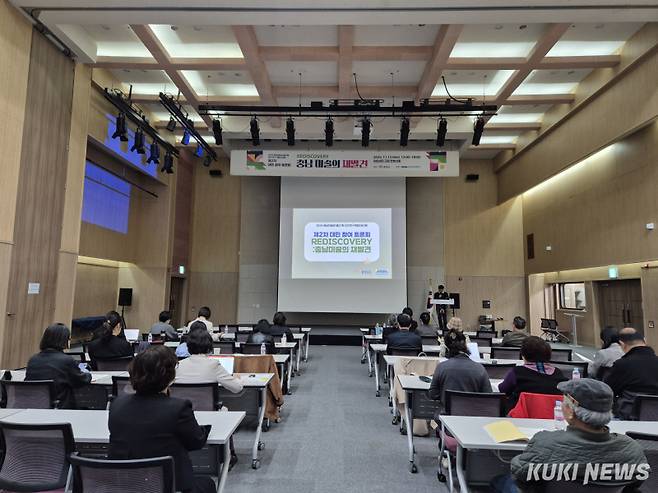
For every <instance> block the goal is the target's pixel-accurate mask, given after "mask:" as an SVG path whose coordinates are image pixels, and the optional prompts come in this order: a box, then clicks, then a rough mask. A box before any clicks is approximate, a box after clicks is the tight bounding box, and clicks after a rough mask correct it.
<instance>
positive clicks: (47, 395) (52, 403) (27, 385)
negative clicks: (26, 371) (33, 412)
mask: <svg viewBox="0 0 658 493" xmlns="http://www.w3.org/2000/svg"><path fill="white" fill-rule="evenodd" d="M0 385H2V407H6V408H8V409H53V408H56V407H57V406H58V404H59V402H58V401H57V399H56V393H55V383H54V382H53V381H52V380H28V381H23V382H17V381H14V380H0Z"/></svg>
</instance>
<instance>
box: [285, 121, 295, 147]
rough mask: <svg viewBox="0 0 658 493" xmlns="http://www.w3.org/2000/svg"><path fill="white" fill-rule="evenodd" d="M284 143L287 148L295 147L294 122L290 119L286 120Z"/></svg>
mask: <svg viewBox="0 0 658 493" xmlns="http://www.w3.org/2000/svg"><path fill="white" fill-rule="evenodd" d="M286 141H287V142H288V145H289V146H294V145H295V120H293V119H292V118H288V119H287V120H286Z"/></svg>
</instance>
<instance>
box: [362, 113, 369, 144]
mask: <svg viewBox="0 0 658 493" xmlns="http://www.w3.org/2000/svg"><path fill="white" fill-rule="evenodd" d="M371 126H372V123H371V122H370V120H369V119H368V117H365V118H364V119H363V120H361V145H362V146H363V147H368V146H369V145H370V127H371Z"/></svg>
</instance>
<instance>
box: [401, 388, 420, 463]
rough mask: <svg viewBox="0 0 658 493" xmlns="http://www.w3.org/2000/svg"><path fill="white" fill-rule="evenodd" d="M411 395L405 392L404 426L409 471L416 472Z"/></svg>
mask: <svg viewBox="0 0 658 493" xmlns="http://www.w3.org/2000/svg"><path fill="white" fill-rule="evenodd" d="M412 395H413V393H412V392H407V398H406V399H405V401H406V402H405V403H404V414H405V425H406V427H407V445H408V446H409V470H410V471H411V472H412V473H413V472H417V471H418V469H417V468H416V464H415V463H414V421H413V418H412V416H413V397H412Z"/></svg>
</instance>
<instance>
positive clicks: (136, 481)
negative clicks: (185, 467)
mask: <svg viewBox="0 0 658 493" xmlns="http://www.w3.org/2000/svg"><path fill="white" fill-rule="evenodd" d="M70 460H71V465H72V467H73V477H74V481H73V493H116V492H118V491H120V492H121V493H174V492H175V486H176V485H175V481H174V459H173V457H156V458H153V459H132V460H101V459H89V458H85V457H80V456H79V455H78V454H73V455H71V459H70Z"/></svg>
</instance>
